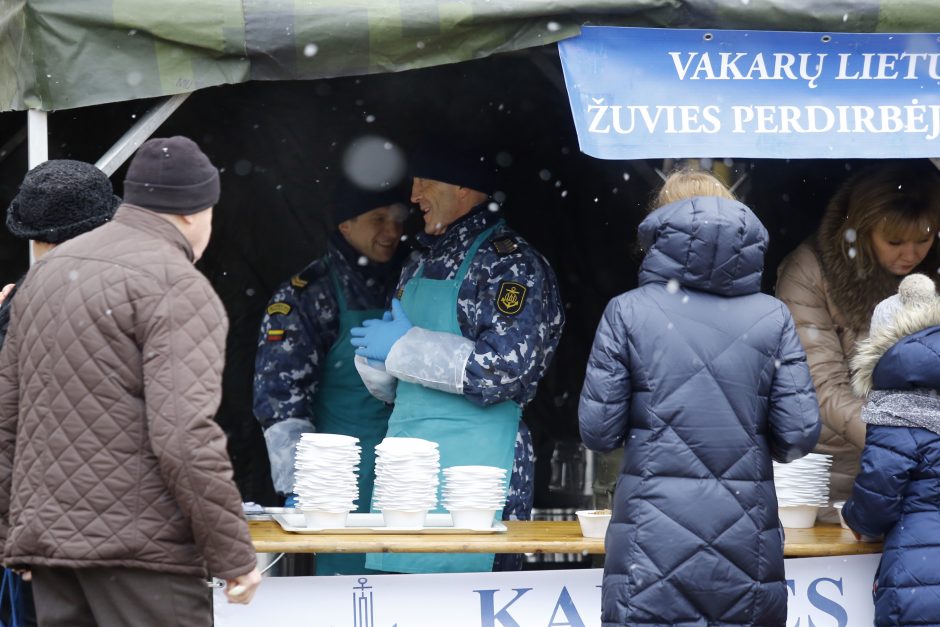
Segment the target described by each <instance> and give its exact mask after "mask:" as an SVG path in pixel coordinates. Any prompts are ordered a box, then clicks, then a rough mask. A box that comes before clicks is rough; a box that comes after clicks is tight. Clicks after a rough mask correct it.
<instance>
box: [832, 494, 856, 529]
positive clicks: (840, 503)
mask: <svg viewBox="0 0 940 627" xmlns="http://www.w3.org/2000/svg"><path fill="white" fill-rule="evenodd" d="M844 505H845V501H833V502H832V509H834V510H836V513H838V514H839V524H840V525H842V528H843V529H848V530H849V531H852V528H851V527H849V526H848V525H847V524H845V518H843V517H842V507H843V506H844Z"/></svg>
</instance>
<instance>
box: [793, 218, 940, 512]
mask: <svg viewBox="0 0 940 627" xmlns="http://www.w3.org/2000/svg"><path fill="white" fill-rule="evenodd" d="M850 240H851V238H849V239H847V238H846V234H845V231H844V217H843V215H842V214H841V213H840V212H839V211H838V210H835V209H834V208H833V207H830V208H829V209H828V210H827V212H826V214H825V215H824V216H823V220H822V223H821V224H820V227H819V230H818V232H817V233H816V235H815V236H813V237H812V238H811V239H810V240H808V241H806V242H804V243H802V244H801V245H800V246H799V247H798V248H797V249H796V250H794V251H793V252H792V253H790V255H788V256H787V258H786V259H784V260H783V263H781V264H780V267H779V268H778V271H777V290H776V294H777V297H778V298H779V299H780V300H782V301H783V302H785V303H786V304H787V306H788V307H789V308H790V313H791V314H792V315H793V320H794V322H795V323H796V328H797V332H798V333H799V335H800V340H801V341H802V343H803V347H804V348H805V349H806V358H807V361H808V362H809V368H810V373H811V374H812V376H813V383H814V384H815V386H816V395H817V397H818V399H819V407H820V416H821V418H822V423H823V428H822V433H821V435H820V436H819V444H818V445H817V446H816V449H815V450H816V452H817V453H827V454H830V455H832V456H833V458H834V459H833V465H832V480H831V482H830V495H831V498H832V499H833V500H843V499H847V498H848V497H849V495H850V494H851V490H852V483H853V481H854V480H855V475H857V474H858V470H859V460H860V458H861V452H862V448H863V447H864V445H865V424H864V423H863V422H862V420H861V413H862V405H863V399H862V397H860V396H858V395H856V394H855V392H854V391H853V390H852V372H851V370H850V366H849V364H850V360H851V359H852V356H853V355H854V353H855V348H856V344H857V343H858V342H860V341H862V340H864V339H865V338H867V337H868V328H869V323H870V321H871V316H872V313H873V312H874V309H875V305H877V304H878V303H879V302H881V301H882V300H883V299H885V298H887V297H888V296H891V295H892V294H895V293H897V289H898V283H899V282H900V277H896V276H894V275H891V274H890V273H888V272H887V271H885V270H883V269H882V268H881V267H880V266H876V267H875V268H874V269H873V270H872V271H871V272H869V273H863V272H861V271H860V269H859V267H858V265H857V263H856V259H857V256H855V257H853V256H851V255H850V254H848V251H849V249H850V248H851V247H852V245H853V243H852V241H850ZM936 260H937V256H936V247H935V248H934V250H932V251H931V253H930V254H929V255H928V257H927V259H925V260H924V262H923V263H922V264H921V267H931V266H932V267H933V268H934V269H936V268H937V267H938V266H937V261H936ZM930 274H933V273H930Z"/></svg>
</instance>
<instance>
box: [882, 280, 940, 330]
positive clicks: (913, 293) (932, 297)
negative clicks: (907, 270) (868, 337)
mask: <svg viewBox="0 0 940 627" xmlns="http://www.w3.org/2000/svg"><path fill="white" fill-rule="evenodd" d="M936 301H937V290H936V288H935V286H934V283H933V281H931V280H930V278H929V277H928V276H927V275H924V274H919V273H915V274H909V275H908V276H906V277H904V280H903V281H901V284H900V285H899V286H898V293H897V294H894V295H892V296H889V297H888V298H886V299H884V300H883V301H881V302H880V303H878V304H877V305H876V306H875V312H874V313H873V314H872V317H871V326H870V329H869V333H871V334H874V333H876V332H877V331H880V330H881V329H884V328H885V327H888V326H890V325H891V324H894V321H895V318H897V315H898V314H899V313H900V312H901V310H902V308H913V307H917V306H920V305H929V304H931V303H934V302H936Z"/></svg>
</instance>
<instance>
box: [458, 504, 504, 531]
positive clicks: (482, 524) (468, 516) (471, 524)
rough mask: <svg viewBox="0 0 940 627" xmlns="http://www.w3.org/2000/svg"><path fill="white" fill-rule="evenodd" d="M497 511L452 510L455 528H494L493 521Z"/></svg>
mask: <svg viewBox="0 0 940 627" xmlns="http://www.w3.org/2000/svg"><path fill="white" fill-rule="evenodd" d="M497 511H500V510H497V509H452V510H450V515H451V518H453V519H454V527H459V528H461V529H489V528H490V527H492V526H493V519H494V517H495V516H496V512H497Z"/></svg>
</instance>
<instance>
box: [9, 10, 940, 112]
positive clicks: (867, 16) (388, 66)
mask: <svg viewBox="0 0 940 627" xmlns="http://www.w3.org/2000/svg"><path fill="white" fill-rule="evenodd" d="M585 23H591V24H608V25H621V26H662V27H676V28H683V27H686V28H689V27H694V28H747V29H764V30H810V31H850V32H915V31H916V32H934V31H940V8H938V0H880V1H879V0H586V1H577V0H557V1H555V0H0V111H8V110H22V109H42V110H46V111H51V110H57V109H69V108H72V107H80V106H86V105H93V104H100V103H105V102H115V101H122V100H133V99H137V98H149V97H155V96H167V95H171V94H176V93H182V92H189V91H193V90H195V89H200V88H203V87H209V86H213V85H222V84H226V83H239V82H243V81H248V80H296V79H316V78H327V77H333V76H349V75H358V74H367V73H375V72H396V71H401V70H408V69H413V68H420V67H428V66H432V65H440V64H445V63H454V62H458V61H464V60H468V59H475V58H479V57H483V56H487V55H491V54H495V53H499V52H505V51H511V50H521V49H524V48H529V47H532V46H539V45H544V44H548V43H553V42H555V41H558V40H560V39H563V38H566V37H571V36H574V35H576V34H577V33H578V32H579V27H580V25H581V24H585Z"/></svg>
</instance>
